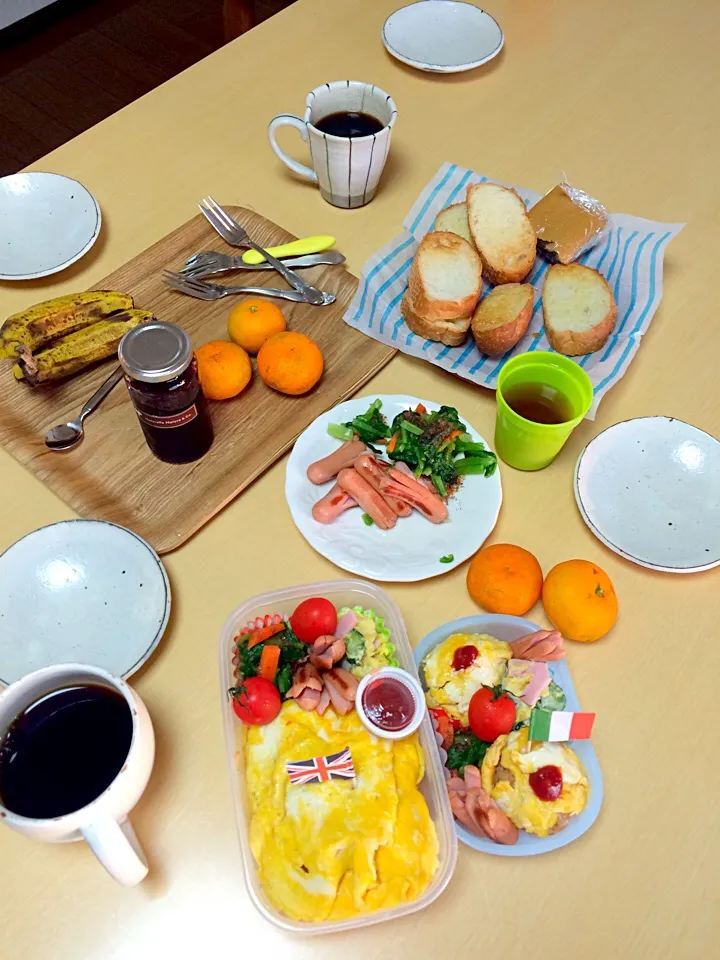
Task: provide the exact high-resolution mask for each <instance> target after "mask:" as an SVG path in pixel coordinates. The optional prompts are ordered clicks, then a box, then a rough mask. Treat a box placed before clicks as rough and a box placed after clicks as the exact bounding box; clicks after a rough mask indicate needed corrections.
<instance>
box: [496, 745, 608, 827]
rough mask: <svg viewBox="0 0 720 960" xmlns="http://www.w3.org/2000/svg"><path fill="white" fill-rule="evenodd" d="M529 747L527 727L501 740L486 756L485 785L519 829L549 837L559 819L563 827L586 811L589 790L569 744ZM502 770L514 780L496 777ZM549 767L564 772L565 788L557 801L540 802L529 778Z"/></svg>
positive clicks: (582, 771)
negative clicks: (559, 818) (541, 768)
mask: <svg viewBox="0 0 720 960" xmlns="http://www.w3.org/2000/svg"><path fill="white" fill-rule="evenodd" d="M527 747H528V730H527V727H523V728H521V729H520V730H514V731H513V732H512V733H510V734H508V735H507V736H503V737H498V739H497V740H496V741H495V743H493V745H492V746H491V747H490V749H489V750H488V752H487V753H486V754H485V759H484V760H483V765H482V784H483V787H484V789H485V790H486V792H487V793H489V794H490V796H491V797H492V798H493V800H495V801H496V803H497V805H498V806H499V807H500V808H501V809H502V810H504V811H505V813H506V814H507V815H508V817H510V819H511V820H512V822H513V823H514V824H515V826H516V827H518V828H519V829H520V830H527V832H528V833H534V834H536V835H537V836H538V837H547V836H548V834H549V833H551V832H552V830H553V828H555V827H557V826H558V816H561V820H560V823H561V824H562V823H563V821H564V820H565V819H566V818H567V816H576V815H577V814H578V813H580V812H581V811H582V810H583V809H584V808H585V805H586V803H587V801H588V794H589V792H590V787H589V784H588V779H587V774H586V773H585V771H584V770H583V767H582V764H581V763H580V760H579V759H578V757H577V755H576V754H575V752H574V751H573V750H572V749H571V748H570V747H569V746H568V745H567V744H565V743H541V742H539V741H535V740H533V741H531V743H530V746H529V749H528V750H527V752H526V748H527ZM499 766H500V767H502V768H504V770H506V771H509V773H510V774H511V776H512V779H511V780H504V779H499V778H498V777H497V774H498V767H499ZM546 766H555V767H559V768H560V770H561V772H562V777H563V787H562V792H561V794H560V796H559V797H558V798H557V800H541V799H540V798H539V797H538V796H536V794H535V792H534V791H533V789H532V787H531V786H530V780H529V777H530V774H531V773H533V772H534V771H535V770H539V769H540V767H546ZM503 775H504V774H503ZM562 815H565V816H562Z"/></svg>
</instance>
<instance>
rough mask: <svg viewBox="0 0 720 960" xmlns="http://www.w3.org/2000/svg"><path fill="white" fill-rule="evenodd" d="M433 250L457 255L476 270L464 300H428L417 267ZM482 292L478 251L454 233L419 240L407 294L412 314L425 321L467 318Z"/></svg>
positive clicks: (428, 236)
mask: <svg viewBox="0 0 720 960" xmlns="http://www.w3.org/2000/svg"><path fill="white" fill-rule="evenodd" d="M433 250H442V251H443V252H456V253H457V254H458V256H462V257H465V258H467V259H468V260H470V261H471V262H472V264H473V266H474V267H475V269H476V284H475V286H474V288H473V289H472V291H471V292H469V293H468V295H467V296H465V297H458V298H455V299H452V300H438V299H435V298H433V297H431V296H430V295H429V293H428V291H427V289H426V287H425V284H424V282H423V277H422V268H421V266H420V263H421V260H422V257H423V255H431V253H432V251H433ZM481 289H482V262H481V260H480V257H479V255H478V252H477V250H475V249H473V246H472V244H470V243H468V241H467V240H464V239H463V238H462V237H460V236H458V234H456V233H450V232H448V231H445V230H440V231H437V232H435V233H427V234H425V236H424V237H423V238H422V240H421V241H420V245H419V246H418V249H417V251H416V253H415V259H414V260H413V263H412V267H411V268H410V278H409V281H408V291H409V293H410V298H411V300H412V304H413V311H414V312H415V313H416V314H418V315H419V316H420V317H422V318H423V319H425V320H431V321H432V320H455V319H456V318H457V317H469V316H470V315H471V314H472V312H473V310H474V309H475V305H476V303H477V302H478V298H479V296H480V291H481Z"/></svg>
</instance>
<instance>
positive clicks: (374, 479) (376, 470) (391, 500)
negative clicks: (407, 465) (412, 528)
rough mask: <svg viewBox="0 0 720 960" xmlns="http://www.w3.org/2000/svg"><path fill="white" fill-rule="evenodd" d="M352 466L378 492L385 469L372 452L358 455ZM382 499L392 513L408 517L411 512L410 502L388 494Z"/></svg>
mask: <svg viewBox="0 0 720 960" xmlns="http://www.w3.org/2000/svg"><path fill="white" fill-rule="evenodd" d="M353 467H354V468H355V469H356V470H357V472H358V473H359V474H360V476H361V477H362V478H363V480H366V481H367V482H368V483H369V484H370V486H371V487H372V488H373V489H374V490H377V492H378V493H380V484H381V482H382V480H383V478H384V477H385V470H384V469H383V468H382V467H381V466H380V464H379V463H378V461H377V460H376V459H375V457H373V456H372V454H369V453H364V454H363V455H362V456H360V457H358V458H357V460H356V461H355V463H354V464H353ZM384 500H385V501H386V502H387V504H388V506H389V507H390V509H391V510H392V511H393V513H396V514H397V516H398V517H409V516H410V514H411V513H412V507H411V506H410V504H408V503H404V502H403V501H402V500H396V499H395V497H390V496H385V497H384Z"/></svg>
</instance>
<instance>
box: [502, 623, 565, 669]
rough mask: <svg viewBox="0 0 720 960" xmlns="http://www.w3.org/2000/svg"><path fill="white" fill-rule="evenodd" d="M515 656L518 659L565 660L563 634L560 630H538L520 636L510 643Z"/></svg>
mask: <svg viewBox="0 0 720 960" xmlns="http://www.w3.org/2000/svg"><path fill="white" fill-rule="evenodd" d="M510 649H511V650H512V655H513V658H514V659H516V660H541V661H547V660H563V659H564V657H565V649H564V646H563V636H562V634H561V633H560V631H559V630H537V631H536V632H535V633H528V634H526V635H525V636H524V637H518V639H517V640H513V641H512V642H511V644H510Z"/></svg>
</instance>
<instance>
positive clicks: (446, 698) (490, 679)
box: [423, 633, 512, 727]
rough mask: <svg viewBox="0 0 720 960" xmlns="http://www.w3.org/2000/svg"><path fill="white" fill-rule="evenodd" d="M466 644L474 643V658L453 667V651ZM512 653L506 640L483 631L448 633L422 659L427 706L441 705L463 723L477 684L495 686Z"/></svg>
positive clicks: (466, 717) (479, 685) (466, 719)
mask: <svg viewBox="0 0 720 960" xmlns="http://www.w3.org/2000/svg"><path fill="white" fill-rule="evenodd" d="M465 646H473V647H475V649H476V650H477V652H478V655H477V658H476V659H475V662H474V663H473V664H472V665H471V666H469V667H468V668H467V669H466V670H454V669H453V657H454V656H455V651H456V650H458V649H459V648H460V647H465ZM511 656H512V652H511V650H510V644H509V643H505V642H504V641H503V640H496V639H495V637H490V636H488V634H486V633H455V634H453V635H452V636H451V637H448V638H447V640H445V641H444V642H443V643H441V644H439V645H438V646H437V647H435V649H434V650H431V651H430V653H429V654H428V655H427V657H426V658H425V660H424V661H423V670H424V671H425V683H426V685H427V696H426V699H427V703H428V706H429V707H442V708H443V709H444V710H446V711H447V713H449V714H450V716H451V717H453V719H455V720H459V721H460V723H462V725H463V726H464V727H466V726H467V725H468V706H469V704H470V698H471V697H472V695H473V694H474V693H475V692H476V691H477V690H479V689H480V687H494V686H496V684H498V683H500V682H501V681H502V678H503V677H504V675H505V668H506V665H507V662H508V660H509V659H510V657H511Z"/></svg>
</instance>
